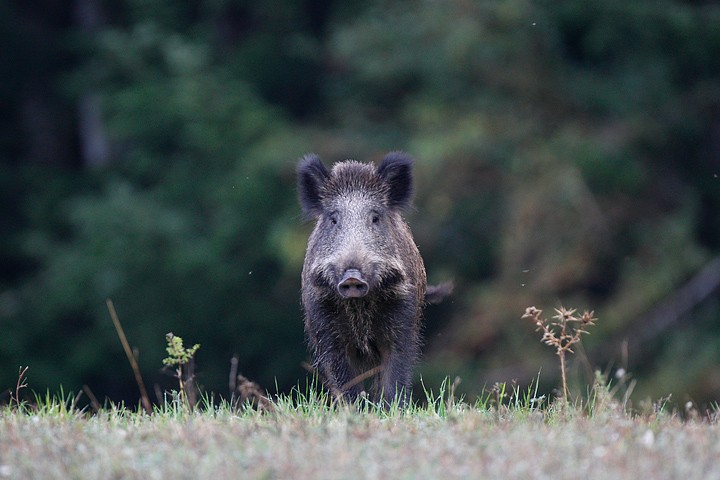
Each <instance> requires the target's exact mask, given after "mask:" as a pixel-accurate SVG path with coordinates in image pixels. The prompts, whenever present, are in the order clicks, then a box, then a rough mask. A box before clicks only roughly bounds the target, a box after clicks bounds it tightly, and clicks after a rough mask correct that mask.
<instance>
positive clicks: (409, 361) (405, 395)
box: [376, 341, 419, 407]
mask: <svg viewBox="0 0 720 480" xmlns="http://www.w3.org/2000/svg"><path fill="white" fill-rule="evenodd" d="M418 354H419V346H418V344H417V341H410V342H408V343H407V344H397V343H396V344H394V345H393V346H391V347H390V348H388V349H386V350H384V351H383V357H384V358H383V369H382V372H381V373H380V378H379V382H378V383H377V385H376V389H378V390H379V391H377V392H376V396H377V397H378V398H379V400H380V401H381V402H382V403H383V404H384V406H385V407H387V406H389V405H390V404H392V403H393V402H394V401H397V402H398V403H399V405H400V406H401V407H404V406H405V405H406V404H407V402H408V400H409V399H410V396H411V392H410V389H411V387H412V374H413V366H414V365H415V360H416V359H417V357H418Z"/></svg>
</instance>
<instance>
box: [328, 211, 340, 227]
mask: <svg viewBox="0 0 720 480" xmlns="http://www.w3.org/2000/svg"><path fill="white" fill-rule="evenodd" d="M329 219H330V223H331V224H332V225H337V223H338V219H337V213H335V212H333V213H331V214H330V215H329Z"/></svg>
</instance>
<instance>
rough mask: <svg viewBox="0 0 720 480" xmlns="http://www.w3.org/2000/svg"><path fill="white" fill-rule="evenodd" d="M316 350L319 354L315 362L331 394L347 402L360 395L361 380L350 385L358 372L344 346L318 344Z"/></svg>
mask: <svg viewBox="0 0 720 480" xmlns="http://www.w3.org/2000/svg"><path fill="white" fill-rule="evenodd" d="M321 343H323V342H321ZM328 343H329V342H328ZM317 352H318V354H319V355H318V357H317V358H316V360H315V364H316V366H317V367H318V368H319V369H320V372H321V373H322V374H323V375H324V376H325V380H326V383H327V385H328V386H329V387H330V390H331V392H332V394H333V395H334V396H336V397H341V398H343V399H345V400H347V401H349V402H352V401H354V400H355V399H356V398H357V397H358V396H359V395H360V392H361V390H362V382H359V383H356V384H355V385H351V383H352V381H353V380H354V379H355V378H357V375H358V373H357V371H356V369H355V368H353V366H352V365H351V364H350V361H349V359H348V356H347V353H346V350H345V348H343V347H342V346H340V345H337V344H332V345H330V346H328V347H325V346H323V345H319V348H318V350H317ZM320 352H322V353H320Z"/></svg>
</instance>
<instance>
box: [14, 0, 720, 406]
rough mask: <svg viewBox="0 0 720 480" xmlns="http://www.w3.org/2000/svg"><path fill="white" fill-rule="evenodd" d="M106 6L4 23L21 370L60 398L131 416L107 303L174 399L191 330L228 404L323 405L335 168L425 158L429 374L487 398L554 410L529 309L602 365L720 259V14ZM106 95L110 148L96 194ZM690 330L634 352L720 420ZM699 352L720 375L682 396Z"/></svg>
mask: <svg viewBox="0 0 720 480" xmlns="http://www.w3.org/2000/svg"><path fill="white" fill-rule="evenodd" d="M90 3H93V2H90ZM101 3H102V2H97V6H99V7H100V8H102V9H103V11H102V13H103V15H102V16H101V17H102V18H103V21H102V22H101V23H99V24H98V25H95V26H93V27H92V28H86V27H82V26H81V25H79V24H74V23H68V22H73V21H74V20H69V19H71V18H75V17H74V16H73V15H72V14H71V12H70V4H68V5H67V6H60V4H59V3H57V2H55V3H52V2H45V1H41V2H39V4H38V5H41V6H42V7H46V8H33V9H30V8H28V7H26V6H22V5H20V4H18V5H3V6H0V39H2V40H3V45H6V46H7V47H8V48H5V49H4V50H3V52H2V54H0V62H1V63H3V64H6V65H12V66H13V67H12V68H9V69H6V70H7V75H4V76H3V78H2V79H0V103H2V105H3V106H4V107H5V106H6V105H7V109H5V108H4V111H5V110H7V112H8V114H7V115H6V116H4V117H3V119H2V120H0V124H2V126H3V128H2V129H0V130H2V133H0V150H1V151H0V162H1V165H2V169H3V170H2V175H0V191H1V192H2V193H0V200H2V203H3V205H7V207H6V208H3V209H2V211H1V212H0V227H2V230H3V233H2V237H0V263H2V265H3V271H2V275H1V276H0V327H1V330H2V338H1V339H0V363H2V364H3V365H30V366H31V371H32V372H33V379H34V382H36V383H37V384H39V385H43V386H49V387H51V388H52V387H54V386H56V385H57V384H59V383H63V384H66V385H67V386H68V387H74V388H79V386H81V385H84V384H87V385H89V386H90V387H91V388H92V389H93V390H94V391H96V392H98V393H99V394H100V395H108V396H110V397H111V398H115V399H120V398H126V399H128V401H131V400H130V398H131V395H132V394H128V391H132V392H134V386H133V384H132V377H131V376H130V375H129V371H128V369H127V368H126V365H125V359H124V357H123V355H122V351H121V350H120V349H119V347H118V343H117V338H116V336H115V333H114V331H113V329H112V325H111V323H110V321H109V319H108V318H107V312H106V311H105V307H104V305H105V303H104V302H105V300H106V299H107V298H112V299H113V300H114V301H115V304H116V306H117V308H118V310H119V311H120V314H121V316H122V318H123V323H124V325H125V329H126V332H127V336H128V339H129V342H130V343H131V344H132V346H133V347H135V348H136V349H137V350H138V352H139V363H140V366H141V369H142V370H143V374H144V375H147V376H148V379H149V383H158V384H163V383H165V382H166V381H167V378H164V377H163V376H162V375H160V374H159V373H158V371H157V366H158V365H160V362H161V360H162V358H163V351H162V345H160V342H159V341H158V339H160V338H162V337H161V336H162V335H163V334H164V333H165V332H168V331H171V330H175V331H177V329H178V328H182V329H183V331H184V332H186V333H185V335H186V336H188V337H190V338H194V339H197V341H198V342H199V343H201V344H202V345H203V346H204V348H203V349H202V350H201V351H198V352H197V363H198V365H199V370H198V372H197V375H198V383H199V385H201V386H203V387H204V388H205V389H206V390H211V391H217V392H224V391H225V388H226V387H225V385H226V383H227V368H228V364H229V359H230V358H231V357H232V355H233V354H234V353H237V354H238V359H239V365H240V368H241V369H242V371H243V372H244V373H245V374H247V375H248V376H250V377H251V378H253V379H256V380H257V381H258V382H259V383H260V384H261V385H273V384H277V385H278V388H279V389H280V390H281V391H288V390H289V389H290V388H291V387H292V385H295V384H296V382H297V378H298V377H299V376H302V375H303V374H304V373H303V371H302V370H301V368H300V367H299V365H300V363H301V361H302V360H304V359H305V358H306V355H307V354H306V351H305V348H304V346H303V341H302V340H303V332H302V322H301V318H300V317H301V312H300V307H299V304H298V299H299V292H298V288H299V280H298V278H299V272H300V268H301V265H302V258H303V254H304V248H305V244H304V242H305V237H306V234H307V228H305V227H302V226H301V224H300V217H299V209H298V208H297V206H296V202H295V193H294V183H295V180H294V173H293V172H294V162H295V160H294V159H296V158H298V157H299V156H300V155H302V154H304V153H306V152H308V151H317V153H319V154H321V155H322V156H323V157H324V158H326V159H327V160H338V159H342V158H347V157H353V158H358V159H360V160H372V159H377V158H379V157H380V156H381V155H382V154H383V153H384V152H385V151H387V150H392V149H406V150H408V151H409V152H410V153H411V154H413V155H414V156H415V157H416V159H417V168H416V178H417V184H418V185H417V192H418V195H417V199H416V204H417V209H416V211H414V212H412V213H411V214H410V221H411V223H412V226H413V230H414V232H415V237H416V240H417V242H418V244H419V246H420V249H421V251H422V253H423V256H424V258H425V260H426V264H427V267H428V272H429V276H430V280H431V282H437V281H442V280H446V279H448V278H454V279H455V284H456V285H457V286H458V288H457V293H456V295H455V296H454V297H453V301H452V302H453V303H448V304H446V305H443V306H441V307H435V309H428V312H427V329H426V332H427V342H426V343H427V345H426V349H425V367H424V371H423V372H422V373H423V377H424V378H425V379H426V380H438V383H439V382H440V380H441V379H442V378H444V377H445V376H446V375H448V374H451V375H455V374H459V375H462V377H463V378H464V382H463V385H462V388H465V389H466V391H467V392H472V393H474V394H477V392H479V391H482V387H483V385H486V384H488V383H492V382H495V381H496V380H497V379H498V378H497V377H498V375H497V371H496V370H495V369H497V368H500V367H503V368H510V369H511V370H512V371H514V372H518V377H519V378H518V380H519V381H520V382H521V383H522V382H525V383H530V381H531V379H532V377H533V376H534V375H535V372H536V371H537V363H538V361H539V359H542V358H544V353H543V351H542V348H541V346H538V345H536V346H534V347H533V346H530V347H528V343H529V342H527V339H526V338H525V336H524V335H525V333H523V332H522V329H519V328H517V321H516V318H515V317H516V316H517V311H518V308H522V307H523V306H525V305H530V304H533V303H541V302H542V303H546V304H548V303H549V304H552V303H553V302H557V300H558V299H559V298H563V300H564V301H567V302H572V303H573V304H583V305H591V306H592V307H593V308H594V309H595V310H596V311H597V312H598V315H600V316H601V317H602V318H603V319H604V321H603V323H602V324H600V325H598V327H597V329H598V331H597V334H595V335H593V336H592V337H591V338H589V339H588V342H587V347H588V349H589V351H590V353H592V351H593V348H595V347H605V348H604V349H602V350H603V351H609V350H610V349H609V347H608V346H607V345H603V343H604V342H607V341H608V340H607V339H608V338H610V335H616V336H618V337H622V336H623V335H625V334H626V333H627V331H629V330H630V329H632V328H641V327H642V325H638V324H637V323H636V322H638V321H642V319H643V318H644V317H643V315H644V314H646V313H647V312H650V311H652V310H653V308H654V307H656V306H657V305H658V303H659V302H662V301H663V299H666V298H670V297H671V295H672V293H673V292H674V291H675V290H677V289H678V288H679V287H680V286H681V285H682V284H683V282H685V281H687V280H688V279H689V278H690V277H692V275H693V274H694V273H695V272H697V271H698V269H700V268H702V266H703V265H705V264H706V263H707V262H708V261H709V260H710V259H711V258H712V257H713V256H716V255H717V253H718V252H720V216H718V215H717V210H718V208H720V188H718V181H719V180H718V177H717V176H718V174H720V171H719V168H718V163H717V158H718V147H717V141H716V138H717V128H718V122H720V119H719V117H718V113H717V112H718V111H720V110H718V109H719V108H720V87H718V85H720V57H719V56H718V55H717V54H716V53H715V52H718V51H720V9H718V7H717V6H716V5H714V4H711V3H707V2H680V1H670V0H662V1H660V2H657V1H650V0H641V1H635V2H623V1H620V0H611V1H604V2H594V1H590V0H582V1H577V0H559V1H550V0H503V1H486V2H467V1H461V0H450V1H445V2H431V1H425V0H408V1H403V2H397V1H392V0H388V1H376V2H369V3H364V4H360V3H357V4H356V3H352V2H350V3H348V2H345V3H343V2H332V1H329V2H310V3H307V2H305V3H303V2H293V1H291V0H279V1H275V2H270V3H267V4H264V3H256V4H249V3H247V2H239V3H238V2H228V1H224V0H220V1H212V2H190V3H182V2H181V3H178V2H172V1H168V0H151V1H137V0H127V1H123V2H119V3H117V4H113V5H109V4H104V3H103V4H102V5H101ZM25 18H29V19H31V20H32V21H28V22H25V21H21V20H23V19H25ZM88 93H91V94H92V95H93V96H95V97H96V98H97V99H98V101H99V105H100V113H101V115H100V119H99V120H100V124H101V127H102V128H101V130H102V133H103V135H104V136H105V137H106V140H107V142H108V144H109V145H110V164H109V165H107V166H105V167H102V168H95V169H92V168H90V167H89V166H87V165H84V160H83V158H82V152H81V150H82V148H81V146H80V145H78V142H80V143H82V142H84V141H85V140H83V138H84V136H83V135H82V134H81V133H82V128H83V127H82V126H81V123H82V122H81V120H80V118H79V114H78V110H79V108H78V107H77V105H79V104H80V102H81V100H82V98H83V96H84V95H87V94H88ZM51 165H52V166H51ZM638 319H640V320H638ZM677 322H678V323H679V322H680V321H679V320H678V321H677ZM682 322H683V323H684V325H683V327H682V330H683V331H682V335H679V336H678V337H677V339H676V340H674V341H670V340H662V339H663V338H670V337H673V338H674V336H672V335H666V334H664V333H667V330H666V331H665V332H659V333H657V334H656V338H654V339H650V340H651V343H652V344H653V345H654V346H655V347H656V350H655V351H653V352H639V351H634V352H630V361H631V362H636V365H638V366H639V365H640V364H642V365H643V366H644V368H646V369H647V371H638V374H637V375H638V380H640V378H639V377H640V376H645V377H646V378H648V379H650V380H651V382H650V383H651V384H652V385H653V386H652V389H653V391H652V393H654V396H658V395H665V394H666V393H668V392H667V390H668V389H672V388H674V386H676V385H682V388H683V390H684V391H687V392H688V393H690V394H691V395H695V394H697V395H698V396H702V397H703V398H715V397H716V396H717V389H715V390H713V391H708V390H707V388H706V387H705V386H704V385H707V384H708V382H704V380H703V379H706V378H707V376H708V375H709V373H707V372H710V371H711V368H710V367H711V366H712V365H714V364H716V363H717V362H716V360H717V358H716V357H713V354H712V351H711V350H708V351H707V352H704V351H702V352H700V351H697V350H696V349H693V348H692V345H695V344H696V343H697V342H698V340H697V339H698V338H703V339H704V342H705V340H707V342H706V343H707V344H708V345H715V343H717V342H716V340H714V339H717V338H720V330H718V328H719V327H718V325H720V322H718V313H717V309H712V308H710V307H708V306H707V303H705V304H703V305H700V306H698V307H697V309H695V310H693V311H690V312H688V313H687V316H686V318H685V319H684V320H683V321H682ZM676 326H678V325H677V323H676V324H675V326H671V327H669V328H675V327H676ZM615 351H617V349H615ZM676 352H685V353H687V352H693V353H696V355H694V356H693V365H694V367H693V368H694V369H696V370H697V371H700V372H705V373H704V374H699V375H698V376H697V377H695V376H689V375H686V374H685V373H684V372H681V371H678V369H672V368H667V369H665V368H664V365H663V359H665V358H669V356H671V355H673V354H675V353H676ZM681 354H684V353H681ZM641 356H642V357H641ZM590 361H591V363H594V362H612V361H617V359H616V358H590ZM713 362H715V363H713ZM654 370H657V371H662V373H658V374H653V373H652V371H654ZM503 371H506V370H503ZM13 374H14V369H13V368H9V369H5V372H0V385H12V384H14V382H15V380H16V379H15V378H14V377H13ZM433 375H434V376H435V377H436V378H431V377H433ZM681 381H682V383H681ZM550 383H554V382H552V381H551V382H550ZM639 383H642V382H639ZM123 385H127V386H128V387H127V388H125V387H123ZM541 390H542V388H541ZM638 391H640V387H639V388H638ZM645 393H646V392H643V394H645ZM129 395H130V396H129Z"/></svg>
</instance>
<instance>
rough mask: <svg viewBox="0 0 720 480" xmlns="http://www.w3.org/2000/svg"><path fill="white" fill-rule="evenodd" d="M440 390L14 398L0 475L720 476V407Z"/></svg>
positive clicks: (0, 433)
mask: <svg viewBox="0 0 720 480" xmlns="http://www.w3.org/2000/svg"><path fill="white" fill-rule="evenodd" d="M447 397H448V396H447V395H440V396H438V397H431V396H429V397H428V398H429V399H430V401H429V402H428V403H427V405H425V406H422V407H411V408H408V409H407V410H405V411H404V412H400V411H398V410H397V409H390V411H383V410H380V409H376V408H373V407H370V408H363V407H348V406H332V405H328V402H326V401H324V400H323V399H319V400H318V398H317V397H304V398H300V399H298V398H294V399H290V398H289V397H288V398H279V399H276V400H275V401H274V402H273V403H272V405H271V407H270V410H269V411H265V412H257V411H255V410H252V409H238V408H231V407H230V406H228V405H223V406H220V407H217V406H216V407H213V406H207V405H206V406H205V407H202V406H201V407H200V408H196V409H195V411H194V412H190V411H189V409H187V408H185V407H177V406H172V404H170V406H167V407H164V408H159V409H156V411H155V412H154V413H153V414H152V415H148V414H146V413H142V412H141V411H127V410H124V409H121V408H113V407H109V408H105V409H101V410H100V411H98V412H95V413H92V412H90V413H88V412H80V411H76V410H74V409H73V408H72V406H71V402H70V401H68V400H66V401H62V400H52V399H46V400H44V401H40V402H39V405H36V406H33V407H30V406H27V405H25V406H20V407H18V406H6V407H4V408H3V409H2V410H0V478H13V479H14V478H38V479H39V478H43V479H59V478H62V479H75V478H78V479H85V478H88V479H93V478H98V479H186V478H187V479H191V478H192V479H197V478H209V479H225V478H228V479H234V478H242V479H245V478H267V479H272V478H313V479H315V478H328V479H345V478H347V479H356V478H373V479H384V478H387V479H401V478H441V479H448V478H498V479H515V478H517V479H520V478H522V479H528V478H553V479H556V478H558V479H563V478H567V479H570V478H572V479H578V478H580V479H584V480H586V479H595V478H597V479H641V478H648V479H671V478H676V479H683V480H688V479H712V478H720V427H719V426H718V422H717V418H714V417H711V418H702V419H700V418H694V419H689V420H681V419H680V418H679V417H678V416H676V415H673V414H670V413H663V412H662V409H661V408H656V409H655V411H654V412H650V413H645V414H642V415H640V414H636V415H631V414H629V413H626V412H624V410H623V408H622V407H620V406H619V405H618V404H617V403H615V402H613V401H611V400H608V401H606V399H602V398H600V399H597V398H596V399H594V400H593V402H592V403H588V404H587V405H586V406H584V407H573V406H571V407H565V408H560V409H558V408H557V406H558V405H563V404H561V403H556V404H555V405H549V406H547V405H546V406H545V407H544V408H535V407H533V406H532V402H529V401H527V399H528V398H529V397H528V396H525V400H524V401H519V399H518V398H516V399H515V401H514V403H513V401H512V396H511V397H510V399H511V401H510V404H509V405H508V404H507V402H505V403H501V404H498V403H496V402H494V401H491V400H490V399H489V397H486V401H484V402H478V403H477V404H474V405H469V404H467V403H463V402H460V401H458V402H454V401H448V400H447Z"/></svg>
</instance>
